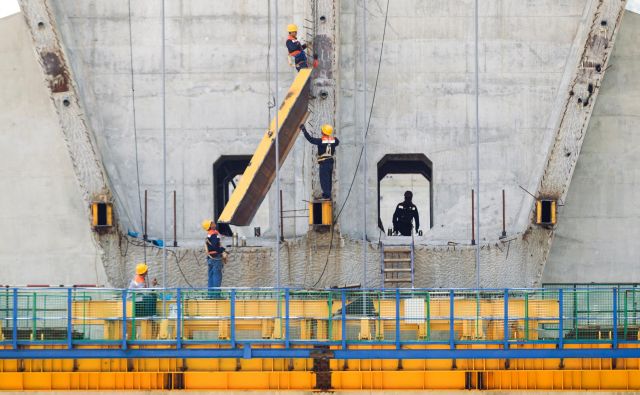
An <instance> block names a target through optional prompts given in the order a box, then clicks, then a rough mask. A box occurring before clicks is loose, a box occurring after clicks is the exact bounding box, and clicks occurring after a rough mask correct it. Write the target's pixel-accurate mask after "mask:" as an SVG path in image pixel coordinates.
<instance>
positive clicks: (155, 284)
mask: <svg viewBox="0 0 640 395" xmlns="http://www.w3.org/2000/svg"><path fill="white" fill-rule="evenodd" d="M151 286H152V287H157V286H158V279H157V278H155V277H154V279H153V280H151Z"/></svg>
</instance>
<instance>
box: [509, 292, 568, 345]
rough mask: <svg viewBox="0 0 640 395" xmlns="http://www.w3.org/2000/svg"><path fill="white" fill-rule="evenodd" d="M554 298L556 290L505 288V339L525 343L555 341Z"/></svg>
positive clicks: (557, 314) (556, 304)
mask: <svg viewBox="0 0 640 395" xmlns="http://www.w3.org/2000/svg"><path fill="white" fill-rule="evenodd" d="M558 298H559V292H558V291H557V290H515V291H509V302H508V303H509V314H508V318H509V327H508V330H509V340H511V341H517V342H528V343H536V342H548V341H550V340H553V341H555V340H557V339H558V324H559V322H560V312H559V308H560V303H559V299H558Z"/></svg>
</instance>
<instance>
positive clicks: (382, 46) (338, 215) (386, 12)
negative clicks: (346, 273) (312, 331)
mask: <svg viewBox="0 0 640 395" xmlns="http://www.w3.org/2000/svg"><path fill="white" fill-rule="evenodd" d="M389 2H390V0H387V8H386V11H385V16H384V28H383V30H382V43H381V45H380V56H379V57H378V70H377V72H376V82H375V84H374V86H373V95H372V98H371V107H370V109H369V119H368V120H367V129H366V131H365V134H364V138H365V139H366V138H367V136H368V135H369V126H370V125H371V115H372V114H373V106H374V104H375V102H376V92H377V91H378V80H379V78H380V67H381V65H382V51H383V50H384V42H385V38H386V35H387V21H388V19H389ZM363 61H366V59H365V60H363ZM364 89H366V86H365V87H364ZM363 154H364V145H363V146H362V148H361V149H360V157H359V158H358V162H357V163H356V168H355V170H354V171H353V178H352V179H351V185H349V190H348V191H347V196H346V197H345V199H344V201H343V202H342V206H340V210H338V214H337V215H336V217H335V218H334V220H333V225H331V239H330V241H329V251H328V252H327V260H326V261H325V263H324V268H323V269H322V273H320V276H319V277H318V281H316V282H315V284H313V286H312V288H315V287H316V286H317V285H318V284H319V283H320V280H322V276H324V273H325V271H326V270H327V265H328V264H329V257H330V256H331V249H332V247H333V233H334V228H335V224H336V222H337V221H338V219H339V218H340V214H342V210H344V207H345V206H346V204H347V201H348V200H349V196H351V190H352V189H353V185H354V183H355V181H356V176H357V174H358V168H359V167H360V162H361V161H362V156H363Z"/></svg>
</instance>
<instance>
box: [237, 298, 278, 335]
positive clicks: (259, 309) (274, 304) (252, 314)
mask: <svg viewBox="0 0 640 395" xmlns="http://www.w3.org/2000/svg"><path fill="white" fill-rule="evenodd" d="M285 311H286V306H285V291H284V290H238V291H237V292H236V301H235V337H236V340H243V341H247V340H253V341H256V340H257V341H262V340H284V338H285Z"/></svg>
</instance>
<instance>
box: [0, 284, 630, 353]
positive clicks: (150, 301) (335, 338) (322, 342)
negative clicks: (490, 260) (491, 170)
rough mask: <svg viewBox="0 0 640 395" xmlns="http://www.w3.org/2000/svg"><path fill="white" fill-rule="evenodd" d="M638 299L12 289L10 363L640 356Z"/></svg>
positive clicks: (607, 294)
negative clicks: (321, 355)
mask: <svg viewBox="0 0 640 395" xmlns="http://www.w3.org/2000/svg"><path fill="white" fill-rule="evenodd" d="M639 302H640V290H638V289H636V288H635V287H630V288H625V287H612V288H598V289H582V288H575V287H574V288H557V289H556V288H553V289H481V290H474V289H397V290H396V289H392V290H390V289H370V290H350V289H349V290H302V289H293V288H284V289H275V288H256V289H249V288H234V289H227V288H221V289H210V290H208V289H166V290H162V289H156V290H122V289H92V288H5V289H3V290H1V291H0V320H1V323H2V324H1V325H2V328H1V329H2V331H1V335H2V336H1V337H0V346H2V347H4V349H1V350H0V358H5V359H6V358H102V357H104V358H124V357H127V358H135V357H176V358H178V357H182V358H191V357H192V358H200V357H214V358H227V357H229V358H248V357H263V358H309V357H311V356H313V355H314V353H317V352H318V348H322V349H328V350H330V351H329V352H330V353H332V355H333V357H334V358H341V359H342V358H345V359H348V358H376V359H378V358H380V359H381V358H394V359H395V358H570V357H581V356H584V357H614V356H615V357H625V356H633V357H640V353H638V351H639V350H640V349H639V348H637V347H636V346H640V310H639V308H640V303H639ZM472 344H481V345H487V346H491V347H487V348H486V349H468V347H466V346H467V345H472ZM593 344H602V345H607V346H608V347H607V348H581V347H580V345H593ZM212 345H214V346H215V348H211V347H212ZM354 345H358V346H370V347H368V348H369V349H365V348H366V347H358V348H357V349H355V348H354V347H352V346H354ZM32 346H38V347H37V348H36V347H32ZM43 346H44V347H43ZM159 346H162V348H161V349H160V348H158V347H159ZM381 346H384V347H383V348H384V349H380V348H381ZM409 346H410V347H409ZM416 346H418V347H416ZM419 346H424V347H419ZM496 346H497V347H496Z"/></svg>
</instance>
